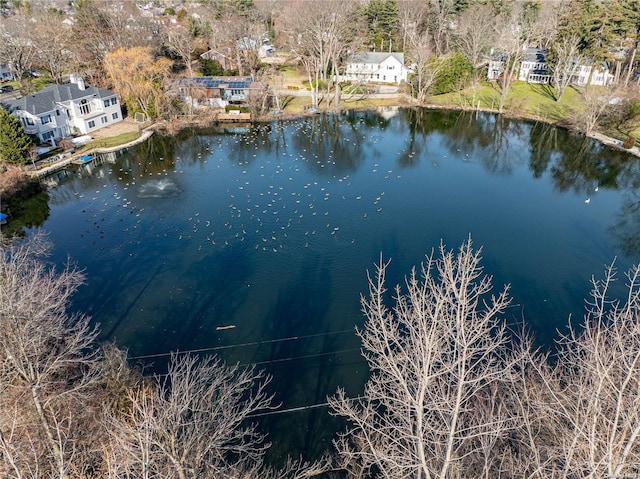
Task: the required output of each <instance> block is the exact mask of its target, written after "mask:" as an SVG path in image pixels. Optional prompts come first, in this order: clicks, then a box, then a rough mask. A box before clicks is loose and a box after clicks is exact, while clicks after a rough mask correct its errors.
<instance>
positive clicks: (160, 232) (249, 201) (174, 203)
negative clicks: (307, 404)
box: [74, 123, 437, 255]
mask: <svg viewBox="0 0 640 479" xmlns="http://www.w3.org/2000/svg"><path fill="white" fill-rule="evenodd" d="M305 126H306V123H300V124H299V125H298V126H297V127H295V126H293V124H291V125H289V127H288V128H287V127H285V128H287V131H286V136H285V137H283V138H280V139H279V140H278V141H280V142H281V143H280V144H279V145H278V151H277V152H275V151H274V147H273V145H271V151H267V152H266V153H264V150H263V148H264V147H265V145H266V143H268V142H269V141H270V140H269V139H267V136H268V135H269V134H268V133H266V132H264V131H261V129H259V128H257V129H253V130H250V131H248V132H246V133H244V134H232V135H217V136H211V137H203V138H202V143H200V144H199V145H197V146H196V147H194V146H193V145H190V146H187V147H185V151H180V152H177V153H176V156H175V157H174V158H173V160H174V162H173V166H167V167H166V168H164V167H163V168H162V169H161V170H158V171H155V172H154V173H141V171H143V170H144V169H145V168H146V166H145V164H144V163H145V160H140V159H138V161H137V162H136V163H134V162H132V161H129V162H123V161H122V160H118V161H117V162H116V163H115V164H113V165H111V173H110V177H109V173H105V170H104V168H105V167H106V166H105V165H100V166H95V165H87V166H85V167H81V168H80V169H79V170H78V171H79V175H80V176H83V177H84V178H83V179H85V180H86V181H88V182H91V183H92V186H91V188H93V187H95V188H96V189H95V190H93V189H91V190H89V188H88V187H85V188H84V190H85V191H84V193H83V192H78V191H76V192H75V193H74V195H75V196H76V197H78V198H79V199H83V201H85V202H86V205H85V206H84V209H83V210H82V211H83V213H85V214H86V215H87V218H86V223H88V224H89V227H88V228H86V230H85V231H83V232H82V233H81V236H82V238H86V237H89V238H90V237H91V236H92V234H94V233H97V234H98V235H99V236H100V238H102V239H104V238H105V237H106V236H108V235H109V234H111V233H110V232H109V231H108V230H109V229H110V228H112V226H111V225H110V224H109V221H107V225H105V224H104V223H105V219H109V218H110V222H113V221H116V220H115V218H118V220H117V221H118V222H120V223H123V227H122V228H121V231H122V232H123V233H125V234H130V235H132V238H131V239H130V240H129V243H131V244H140V243H141V241H142V240H143V237H145V235H146V234H148V233H151V234H153V235H155V237H156V238H158V239H162V238H170V239H171V238H173V239H177V240H179V241H190V242H196V243H197V247H198V250H199V251H202V250H203V249H205V248H210V247H212V246H213V247H217V248H224V247H227V246H230V245H239V244H240V245H242V246H247V247H250V248H253V249H255V250H260V251H268V252H273V253H277V252H280V251H282V250H283V249H286V248H287V247H288V246H289V247H293V249H294V250H298V249H300V248H309V247H310V246H313V244H314V241H317V240H316V238H319V237H322V236H325V237H326V236H329V237H331V238H333V239H334V240H335V242H336V243H339V244H355V243H356V242H357V237H358V232H357V231H356V230H357V228H356V230H354V228H353V226H354V223H356V222H358V221H368V220H370V219H371V218H374V216H375V215H380V214H382V213H383V212H384V199H385V195H386V194H387V193H386V191H385V189H384V185H385V183H386V182H391V181H393V180H400V179H401V178H402V174H401V173H400V172H399V171H395V170H394V165H393V163H392V162H391V161H384V160H382V159H381V160H379V161H373V162H370V163H369V162H365V164H362V165H359V166H357V167H354V168H349V167H346V168H342V167H341V166H340V165H338V163H339V161H340V160H339V159H337V158H336V157H335V152H334V151H333V150H328V151H327V153H328V155H327V156H326V157H324V158H320V157H319V155H318V154H317V153H314V152H313V151H312V150H313V149H314V146H313V145H312V144H308V143H307V144H306V146H303V147H300V146H299V142H300V139H299V138H298V140H297V143H298V146H293V147H290V146H289V144H288V142H290V141H292V138H290V137H288V136H290V135H302V136H303V137H304V136H307V135H308V134H309V133H308V132H307V131H306V130H305ZM287 137H288V138H287ZM307 140H308V138H307ZM379 140H380V137H379V136H375V133H374V134H373V136H370V137H367V138H366V139H365V138H364V137H363V138H362V141H366V142H369V143H370V144H372V145H375V144H377V143H378V141H379ZM342 141H344V142H346V143H347V144H348V143H349V142H350V141H353V140H350V139H349V137H345V138H342ZM347 149H348V148H347ZM399 154H408V155H411V156H413V154H414V152H412V151H410V148H408V147H407V148H402V149H401V151H400V152H399ZM230 157H233V159H231V158H230ZM157 160H159V161H160V162H163V161H165V160H166V159H165V158H163V157H158V158H157ZM391 160H395V159H394V158H391ZM383 163H388V165H387V166H385V165H384V164H383ZM194 164H197V165H199V167H198V172H197V173H195V176H196V177H200V178H199V179H197V180H196V181H207V182H209V185H208V188H209V191H207V192H206V194H203V193H202V191H199V189H200V188H202V184H199V185H195V188H194V185H193V181H194V178H193V177H192V178H187V179H184V177H185V176H189V175H194V172H193V170H192V171H191V172H189V171H188V170H189V168H193V166H190V165H194ZM434 166H437V165H436V164H434ZM202 169H204V170H205V171H204V172H203V173H200V170H202ZM185 170H187V175H185ZM313 170H315V171H313ZM329 170H331V171H329ZM361 172H362V173H363V174H362V176H360V173H361ZM354 176H358V178H357V179H354ZM355 185H358V186H360V187H362V188H363V189H362V190H360V191H359V192H356V190H355V189H354V186H355ZM378 185H379V186H380V188H378V189H375V188H377V187H378ZM92 193H93V194H92ZM89 195H91V196H89ZM187 205H189V206H190V207H193V208H194V209H195V211H189V212H186V213H185V208H186V207H187ZM127 212H128V213H129V214H130V215H131V219H133V218H135V220H134V221H131V220H129V219H126V218H123V217H122V216H120V214H121V213H127ZM152 212H153V214H151V213H152ZM181 214H182V215H183V216H185V217H184V218H180V217H179V216H180V215H181ZM151 217H152V218H153V220H151V221H148V220H149V218H151ZM158 223H161V224H158ZM93 242H94V244H95V242H96V238H93ZM100 248H101V249H105V248H108V247H107V246H105V245H104V244H103V245H101V246H100ZM117 248H118V249H122V245H118V246H117ZM130 254H131V255H133V254H134V253H133V251H132V252H130Z"/></svg>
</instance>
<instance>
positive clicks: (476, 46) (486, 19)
mask: <svg viewBox="0 0 640 479" xmlns="http://www.w3.org/2000/svg"><path fill="white" fill-rule="evenodd" d="M495 17H496V12H495V11H494V9H493V8H491V6H489V5H478V4H476V5H473V6H471V7H469V8H467V9H466V10H465V11H464V12H462V13H461V14H460V15H459V16H458V21H457V28H456V30H455V31H454V33H453V40H454V44H455V46H456V47H457V49H458V50H460V52H462V54H463V55H464V56H465V57H466V58H467V60H469V62H471V65H472V66H473V69H474V71H478V70H479V68H480V67H482V66H484V64H485V63H486V62H485V59H486V57H487V55H488V53H489V49H490V48H491V46H493V45H494V43H495V34H496V32H495V29H494V26H493V22H494V20H495Z"/></svg>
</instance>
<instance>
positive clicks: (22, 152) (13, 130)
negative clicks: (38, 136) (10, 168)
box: [0, 108, 31, 165]
mask: <svg viewBox="0 0 640 479" xmlns="http://www.w3.org/2000/svg"><path fill="white" fill-rule="evenodd" d="M30 146H31V139H30V138H29V137H28V136H27V135H26V133H25V132H24V128H23V127H22V123H20V120H18V118H16V117H15V116H13V115H12V114H10V113H9V112H8V111H7V110H5V109H4V108H0V163H15V164H19V165H23V164H25V163H26V161H27V152H28V150H29V147H30Z"/></svg>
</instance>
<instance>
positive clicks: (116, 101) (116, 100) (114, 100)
mask: <svg viewBox="0 0 640 479" xmlns="http://www.w3.org/2000/svg"><path fill="white" fill-rule="evenodd" d="M116 103H118V99H117V98H116V97H115V96H114V97H113V98H112V99H111V104H112V105H115V104H116Z"/></svg>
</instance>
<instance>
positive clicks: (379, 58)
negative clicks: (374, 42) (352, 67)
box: [353, 52, 404, 65]
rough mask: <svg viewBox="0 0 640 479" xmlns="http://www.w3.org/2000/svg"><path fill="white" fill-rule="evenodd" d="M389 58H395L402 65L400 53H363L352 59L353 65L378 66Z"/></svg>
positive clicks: (401, 54) (402, 60)
mask: <svg viewBox="0 0 640 479" xmlns="http://www.w3.org/2000/svg"><path fill="white" fill-rule="evenodd" d="M389 57H393V58H395V59H396V60H398V61H399V62H400V63H401V64H402V65H404V53H400V52H390V53H385V52H365V53H358V54H357V55H356V56H355V57H354V58H353V63H373V64H375V65H379V64H380V63H382V62H383V61H385V60H386V59H387V58H389Z"/></svg>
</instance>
